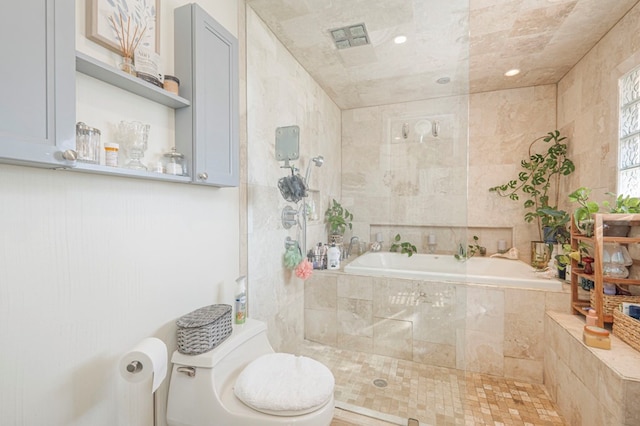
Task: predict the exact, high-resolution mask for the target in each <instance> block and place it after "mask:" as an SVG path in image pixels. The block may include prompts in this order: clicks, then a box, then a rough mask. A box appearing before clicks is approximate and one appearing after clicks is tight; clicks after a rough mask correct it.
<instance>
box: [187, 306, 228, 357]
mask: <svg viewBox="0 0 640 426" xmlns="http://www.w3.org/2000/svg"><path fill="white" fill-rule="evenodd" d="M176 325H177V326H178V352H180V353H183V354H187V355H198V354H202V353H205V352H207V351H210V350H211V349H213V348H215V347H216V346H217V345H219V344H220V343H222V341H223V340H224V339H226V338H227V337H229V335H230V334H231V331H232V327H231V305H210V306H205V307H204V308H200V309H197V310H195V311H193V312H191V313H188V314H187V315H184V316H182V317H180V318H178V320H177V321H176Z"/></svg>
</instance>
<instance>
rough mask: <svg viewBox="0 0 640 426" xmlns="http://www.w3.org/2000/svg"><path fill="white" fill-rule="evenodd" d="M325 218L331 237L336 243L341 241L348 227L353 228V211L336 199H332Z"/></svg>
mask: <svg viewBox="0 0 640 426" xmlns="http://www.w3.org/2000/svg"><path fill="white" fill-rule="evenodd" d="M324 218H325V221H326V222H327V227H328V228H329V234H330V236H331V238H330V239H331V241H332V242H335V243H341V242H342V236H343V235H344V232H345V231H346V230H347V228H349V229H352V227H353V224H352V223H351V222H352V221H353V213H351V212H350V211H349V210H347V209H345V208H344V207H342V205H341V204H340V203H339V202H337V201H336V200H335V199H333V200H332V203H331V205H330V206H329V208H328V209H327V211H326V212H324ZM338 236H339V237H338ZM338 240H340V241H338Z"/></svg>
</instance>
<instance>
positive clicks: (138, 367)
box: [127, 361, 143, 374]
mask: <svg viewBox="0 0 640 426" xmlns="http://www.w3.org/2000/svg"><path fill="white" fill-rule="evenodd" d="M142 368H143V366H142V363H141V362H140V361H131V362H130V363H129V364H128V365H127V371H128V372H129V373H132V374H136V373H139V372H141V371H142Z"/></svg>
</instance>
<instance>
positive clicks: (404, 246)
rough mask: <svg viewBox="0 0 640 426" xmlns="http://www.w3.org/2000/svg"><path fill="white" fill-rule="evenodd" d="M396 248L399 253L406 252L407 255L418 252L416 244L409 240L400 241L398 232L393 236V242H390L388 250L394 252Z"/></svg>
mask: <svg viewBox="0 0 640 426" xmlns="http://www.w3.org/2000/svg"><path fill="white" fill-rule="evenodd" d="M398 249H399V250H400V253H402V254H406V255H408V256H409V257H411V256H413V254H414V253H417V252H418V249H417V248H416V246H414V245H413V244H411V243H410V242H407V241H402V237H401V236H400V234H396V236H395V238H394V239H393V244H391V247H390V248H389V251H392V252H394V253H395V252H397V251H398Z"/></svg>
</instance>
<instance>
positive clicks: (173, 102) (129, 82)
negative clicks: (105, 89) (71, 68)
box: [76, 51, 191, 109]
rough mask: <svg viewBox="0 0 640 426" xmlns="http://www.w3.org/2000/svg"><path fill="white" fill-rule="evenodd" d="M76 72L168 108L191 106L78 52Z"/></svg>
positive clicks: (182, 99) (177, 97) (187, 101)
mask: <svg viewBox="0 0 640 426" xmlns="http://www.w3.org/2000/svg"><path fill="white" fill-rule="evenodd" d="M76 71H78V72H81V73H82V74H86V75H88V76H90V77H93V78H96V79H98V80H100V81H104V82H105V83H109V84H111V85H112V86H115V87H119V88H120V89H123V90H126V91H128V92H131V93H133V94H136V95H138V96H142V97H143V98H147V99H149V100H152V101H154V102H157V103H159V104H162V105H165V106H168V107H169V108H173V109H178V108H184V107H188V106H189V105H191V102H189V100H188V99H185V98H182V97H180V96H177V95H174V94H173V93H171V92H168V91H166V90H164V89H161V88H159V87H156V86H154V85H153V84H151V83H147V82H146V81H144V80H141V79H139V78H137V77H133V76H131V75H129V74H126V73H124V72H122V71H120V70H119V69H117V68H115V67H112V66H110V65H108V64H106V63H104V62H102V61H99V60H97V59H95V58H92V57H91V56H89V55H86V54H84V53H82V52H79V51H76Z"/></svg>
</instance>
